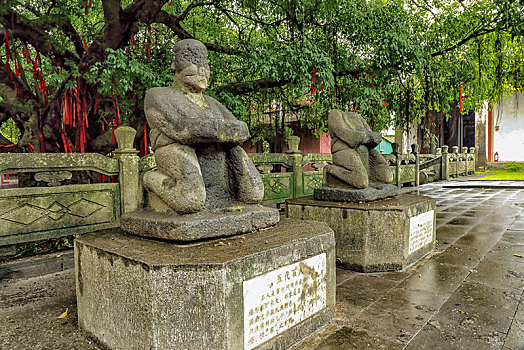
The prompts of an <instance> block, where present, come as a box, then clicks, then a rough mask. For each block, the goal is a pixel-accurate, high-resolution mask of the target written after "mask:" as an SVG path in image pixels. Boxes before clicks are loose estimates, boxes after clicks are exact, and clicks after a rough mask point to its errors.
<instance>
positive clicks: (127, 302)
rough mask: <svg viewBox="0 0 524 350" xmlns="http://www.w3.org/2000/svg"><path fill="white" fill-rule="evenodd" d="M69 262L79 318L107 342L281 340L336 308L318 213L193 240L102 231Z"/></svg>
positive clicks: (295, 336) (287, 341)
mask: <svg viewBox="0 0 524 350" xmlns="http://www.w3.org/2000/svg"><path fill="white" fill-rule="evenodd" d="M75 263H76V282H77V283H76V287H77V304H78V322H79V325H80V327H81V328H82V329H83V330H84V331H86V332H87V333H88V334H90V335H91V336H93V337H94V338H96V339H97V340H98V341H99V342H100V343H102V344H104V345H105V346H107V347H109V348H111V349H126V350H128V349H181V350H182V349H213V350H215V349H285V348H288V347H290V346H291V345H292V344H294V343H296V342H297V341H299V340H301V339H302V338H304V337H306V336H308V335H310V334H311V333H312V332H314V331H315V330H316V329H318V328H320V327H322V326H324V325H325V324H326V323H328V322H329V321H330V320H331V319H332V318H333V317H334V311H335V285H336V282H335V240H334V234H333V231H332V230H331V229H330V228H329V227H328V226H327V225H326V224H324V223H319V222H308V221H299V220H289V219H286V220H283V221H282V222H281V223H280V224H279V225H278V226H277V227H274V228H270V229H266V230H262V231H259V232H254V233H251V234H247V235H245V236H235V237H230V238H226V239H222V240H213V241H207V242H203V243H200V244H193V245H178V244H174V243H169V242H161V241H156V240H153V239H145V238H140V237H135V236H131V235H128V234H125V233H123V232H122V231H120V230H116V231H101V232H98V233H95V234H90V235H86V236H83V237H80V238H78V239H77V240H76V241H75Z"/></svg>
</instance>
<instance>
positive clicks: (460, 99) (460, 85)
mask: <svg viewBox="0 0 524 350" xmlns="http://www.w3.org/2000/svg"><path fill="white" fill-rule="evenodd" d="M459 108H460V113H462V83H461V82H460V81H459Z"/></svg>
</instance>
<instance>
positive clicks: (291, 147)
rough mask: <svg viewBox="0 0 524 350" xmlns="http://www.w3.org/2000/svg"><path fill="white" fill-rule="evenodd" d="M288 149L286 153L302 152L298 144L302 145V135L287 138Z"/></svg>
mask: <svg viewBox="0 0 524 350" xmlns="http://www.w3.org/2000/svg"><path fill="white" fill-rule="evenodd" d="M286 141H287V147H288V151H287V152H286V153H300V150H299V149H298V146H299V145H300V137H298V136H295V135H292V136H289V137H288V138H287V140H286Z"/></svg>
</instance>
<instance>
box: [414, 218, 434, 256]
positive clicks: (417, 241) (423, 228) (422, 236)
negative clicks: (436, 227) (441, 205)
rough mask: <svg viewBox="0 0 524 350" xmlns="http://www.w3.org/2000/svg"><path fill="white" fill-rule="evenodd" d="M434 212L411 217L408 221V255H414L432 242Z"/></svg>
mask: <svg viewBox="0 0 524 350" xmlns="http://www.w3.org/2000/svg"><path fill="white" fill-rule="evenodd" d="M434 215H435V211H434V210H430V211H427V212H425V213H422V214H419V215H417V216H413V217H411V218H410V219H409V249H408V254H411V253H414V252H416V251H417V250H419V249H420V248H422V247H424V246H425V245H427V244H429V243H431V241H432V240H433V217H434Z"/></svg>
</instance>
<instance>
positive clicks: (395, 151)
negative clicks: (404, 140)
mask: <svg viewBox="0 0 524 350" xmlns="http://www.w3.org/2000/svg"><path fill="white" fill-rule="evenodd" d="M391 148H393V154H398V143H392V144H391Z"/></svg>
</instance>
